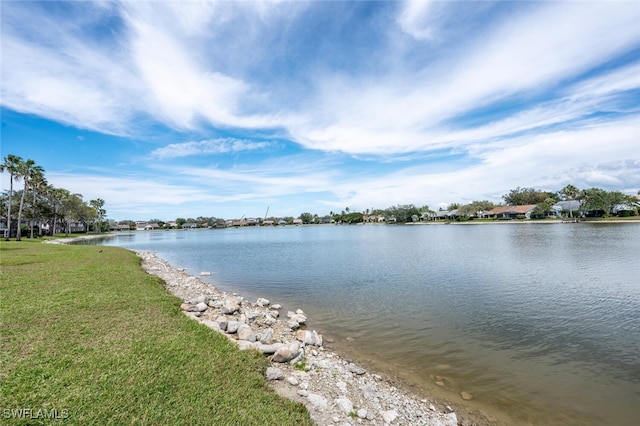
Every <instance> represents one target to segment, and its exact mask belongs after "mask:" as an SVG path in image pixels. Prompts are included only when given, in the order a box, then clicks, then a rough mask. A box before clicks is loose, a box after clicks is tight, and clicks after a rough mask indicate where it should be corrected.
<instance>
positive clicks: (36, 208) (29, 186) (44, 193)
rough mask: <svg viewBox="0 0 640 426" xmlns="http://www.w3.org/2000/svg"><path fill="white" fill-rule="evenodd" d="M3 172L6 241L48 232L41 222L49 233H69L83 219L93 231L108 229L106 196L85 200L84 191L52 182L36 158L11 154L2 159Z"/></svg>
mask: <svg viewBox="0 0 640 426" xmlns="http://www.w3.org/2000/svg"><path fill="white" fill-rule="evenodd" d="M0 172H1V173H8V174H9V190H8V191H3V193H2V195H1V196H0V216H2V217H3V218H5V220H6V225H7V226H6V230H4V232H5V239H6V240H7V241H8V240H9V239H10V238H11V237H13V235H14V234H15V238H16V240H17V241H20V240H21V238H22V236H23V234H25V233H29V236H30V238H33V237H34V235H42V234H44V233H45V232H44V230H43V227H42V226H40V225H42V224H46V225H47V226H46V229H47V231H46V233H48V234H49V235H54V234H55V233H56V232H57V231H59V230H62V231H64V232H66V233H67V234H69V233H71V232H72V229H71V225H72V224H73V223H81V224H82V225H83V228H84V229H85V230H86V231H87V232H88V231H89V229H90V227H93V231H94V232H101V231H105V230H108V224H107V223H106V222H105V221H104V218H105V217H106V214H107V212H106V210H105V209H104V204H105V202H104V200H102V199H100V198H97V199H95V200H90V201H84V200H83V197H82V194H74V193H71V192H70V191H69V190H67V189H64V188H56V187H54V186H53V185H50V184H49V183H48V182H47V179H46V176H45V171H44V169H43V168H42V167H41V166H39V165H37V164H36V163H35V161H33V160H31V159H27V160H23V159H22V158H21V157H19V156H17V155H13V154H8V155H7V156H5V157H4V159H3V160H2V163H0ZM20 182H22V189H20V188H14V184H19V183H20ZM16 209H17V214H16ZM24 222H28V224H25V223H24ZM36 224H38V225H36ZM36 227H37V229H36Z"/></svg>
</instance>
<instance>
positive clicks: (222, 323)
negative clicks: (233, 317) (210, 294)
mask: <svg viewBox="0 0 640 426" xmlns="http://www.w3.org/2000/svg"><path fill="white" fill-rule="evenodd" d="M216 322H217V323H218V324H220V330H223V331H226V330H227V322H228V320H227V317H225V316H223V315H219V316H218V317H217V318H216Z"/></svg>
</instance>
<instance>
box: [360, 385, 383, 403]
mask: <svg viewBox="0 0 640 426" xmlns="http://www.w3.org/2000/svg"><path fill="white" fill-rule="evenodd" d="M361 392H362V397H363V398H364V399H370V400H371V399H378V397H379V396H378V392H377V391H376V388H375V387H374V386H373V385H366V386H364V387H363V388H362V389H361Z"/></svg>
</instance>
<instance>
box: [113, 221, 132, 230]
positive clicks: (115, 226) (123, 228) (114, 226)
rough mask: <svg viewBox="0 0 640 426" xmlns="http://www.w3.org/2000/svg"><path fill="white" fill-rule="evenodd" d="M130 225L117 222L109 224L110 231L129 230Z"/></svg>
mask: <svg viewBox="0 0 640 426" xmlns="http://www.w3.org/2000/svg"><path fill="white" fill-rule="evenodd" d="M129 230H130V228H129V225H119V224H117V223H110V224H109V231H129Z"/></svg>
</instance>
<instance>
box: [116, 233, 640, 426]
mask: <svg viewBox="0 0 640 426" xmlns="http://www.w3.org/2000/svg"><path fill="white" fill-rule="evenodd" d="M104 244H109V245H118V246H123V247H128V248H134V249H147V250H153V251H155V252H157V253H158V255H159V256H160V257H162V258H164V259H166V260H168V261H169V262H171V263H172V264H173V265H174V266H176V267H186V268H187V271H188V272H190V273H192V274H194V275H198V274H199V273H200V271H211V273H212V275H211V277H205V278H210V280H209V281H210V282H211V283H213V284H215V285H216V286H218V287H219V288H221V289H223V290H225V291H237V292H239V293H241V294H242V295H244V296H246V297H247V298H249V299H255V298H257V297H266V298H268V299H270V300H271V301H272V302H277V303H281V304H283V305H284V306H285V308H287V307H288V308H298V307H300V308H302V309H303V310H304V311H305V312H306V313H307V314H309V315H310V320H311V321H312V322H311V323H310V325H311V326H312V327H313V328H315V329H318V330H319V331H321V332H323V333H324V334H325V335H330V336H332V337H334V338H335V340H336V345H337V346H339V347H340V348H341V349H345V350H347V351H349V353H351V354H352V355H353V356H358V359H359V360H361V361H363V362H365V363H368V364H370V365H372V366H375V367H378V368H382V369H385V370H386V371H388V372H391V373H392V374H395V375H396V376H397V377H398V378H400V379H402V380H404V381H405V382H407V383H409V384H410V385H412V386H414V387H415V388H417V389H418V390H420V391H424V392H430V393H431V394H434V393H435V394H437V395H440V396H443V397H445V398H449V399H450V400H451V401H453V402H456V401H457V402H461V399H460V397H459V396H458V393H459V392H460V391H462V390H464V391H467V392H470V393H471V394H473V396H474V398H473V400H472V401H470V402H468V403H465V405H466V406H468V407H470V408H471V409H473V410H479V411H481V412H482V413H484V414H486V415H487V416H489V417H490V418H493V419H495V420H496V421H497V422H499V423H504V424H536V425H547V424H558V425H560V424H561V425H583V424H593V425H600V424H612V425H636V424H640V423H639V422H640V260H639V259H640V258H639V257H638V255H639V252H640V225H638V224H551V225H542V224H500V225H470V226H462V225H449V226H444V225H440V226H438V225H425V226H376V225H365V226H331V225H326V226H305V227H276V228H243V229H225V230H201V231H167V232H137V233H134V234H127V235H120V236H118V237H117V238H114V239H112V240H107V241H106V242H104ZM347 337H349V339H348V341H347V340H345V339H346V338H347ZM435 382H441V383H442V384H443V385H442V386H440V385H436V384H435Z"/></svg>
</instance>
